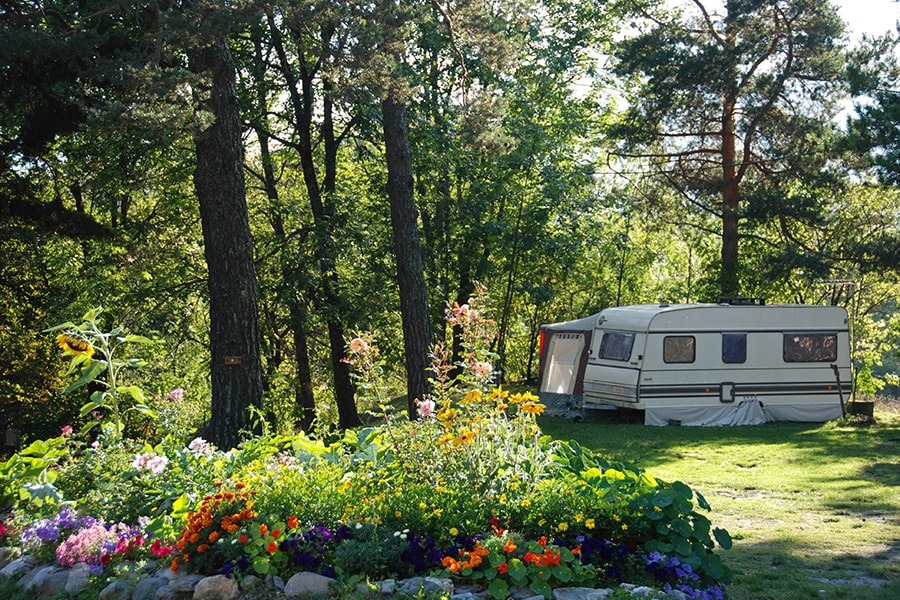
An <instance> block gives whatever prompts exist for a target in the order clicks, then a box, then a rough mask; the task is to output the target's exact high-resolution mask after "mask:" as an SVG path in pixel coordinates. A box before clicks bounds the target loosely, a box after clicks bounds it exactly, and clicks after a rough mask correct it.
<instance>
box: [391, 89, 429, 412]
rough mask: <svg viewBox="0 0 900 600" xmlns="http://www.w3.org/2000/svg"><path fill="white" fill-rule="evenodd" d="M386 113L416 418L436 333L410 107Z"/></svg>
mask: <svg viewBox="0 0 900 600" xmlns="http://www.w3.org/2000/svg"><path fill="white" fill-rule="evenodd" d="M381 110H382V127H383V129H384V146H385V160H386V161H387V171H388V179H387V195H388V202H389V204H390V207H391V231H392V234H393V240H394V256H395V259H396V261H397V285H398V287H399V291H400V315H401V318H402V322H403V345H404V348H405V350H406V377H407V379H406V390H407V408H408V411H409V416H410V418H411V419H412V418H415V416H416V404H415V401H416V400H417V399H419V400H421V399H424V398H425V397H426V395H428V394H429V393H430V391H431V385H430V383H429V382H428V367H429V363H430V361H429V353H430V352H431V343H432V332H431V325H430V320H429V316H428V290H427V288H426V286H425V274H424V271H423V268H422V247H421V244H420V241H419V223H418V211H417V210H416V203H415V197H414V194H413V172H412V156H411V154H410V149H409V131H408V129H407V124H406V105H405V104H402V103H400V102H397V101H396V100H394V99H393V98H390V97H388V98H386V99H385V100H383V101H382V103H381Z"/></svg>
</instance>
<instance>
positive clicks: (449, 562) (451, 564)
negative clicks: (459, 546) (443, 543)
mask: <svg viewBox="0 0 900 600" xmlns="http://www.w3.org/2000/svg"><path fill="white" fill-rule="evenodd" d="M441 564H442V565H444V568H445V569H449V570H450V572H451V573H458V572H459V563H458V562H456V559H455V558H453V557H452V556H445V557H444V560H442V561H441Z"/></svg>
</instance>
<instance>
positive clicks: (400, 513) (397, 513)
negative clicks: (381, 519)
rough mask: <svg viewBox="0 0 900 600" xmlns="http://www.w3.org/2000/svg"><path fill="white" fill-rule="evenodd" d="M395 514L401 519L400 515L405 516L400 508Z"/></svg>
mask: <svg viewBox="0 0 900 600" xmlns="http://www.w3.org/2000/svg"><path fill="white" fill-rule="evenodd" d="M394 516H395V517H397V518H398V519H399V518H400V517H402V516H403V513H402V512H400V511H399V510H398V511H397V512H395V513H394Z"/></svg>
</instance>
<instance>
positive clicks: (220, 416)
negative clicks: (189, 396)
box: [188, 40, 263, 448]
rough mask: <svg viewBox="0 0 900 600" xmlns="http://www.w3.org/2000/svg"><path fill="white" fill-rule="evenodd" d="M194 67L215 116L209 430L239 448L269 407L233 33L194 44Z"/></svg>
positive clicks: (203, 105)
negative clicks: (206, 83) (205, 83)
mask: <svg viewBox="0 0 900 600" xmlns="http://www.w3.org/2000/svg"><path fill="white" fill-rule="evenodd" d="M188 60H189V65H190V69H191V71H192V72H194V73H198V74H200V73H206V74H208V75H209V76H210V87H209V89H201V90H199V91H198V94H203V95H202V97H200V98H198V100H199V106H198V109H199V110H202V111H206V112H209V113H211V114H212V115H213V116H214V118H215V122H214V123H213V124H212V125H210V126H209V127H207V128H206V129H204V130H202V131H200V132H198V133H197V134H195V136H194V144H195V147H196V152H197V167H196V170H195V171H194V186H195V188H196V191H197V198H198V199H199V201H200V219H201V222H202V226H203V241H204V252H205V255H206V263H207V266H208V269H209V274H208V282H209V323H210V331H209V340H210V352H211V367H210V370H211V374H212V419H211V421H210V425H209V428H208V430H207V432H206V435H208V436H209V440H210V441H211V442H213V443H214V444H216V445H217V446H219V447H220V448H233V447H235V446H237V444H238V443H239V442H240V436H241V432H243V431H249V430H250V429H251V427H252V425H251V424H252V418H253V415H252V414H251V410H250V409H251V408H256V409H260V410H261V409H262V400H263V378H262V363H261V360H260V355H259V352H260V351H259V315H258V312H257V311H258V307H257V292H256V267H255V265H254V263H253V238H252V236H251V234H250V223H249V218H248V215H247V199H246V191H245V188H244V153H243V146H242V143H241V124H240V118H239V111H238V104H237V96H236V94H235V89H234V81H235V72H234V64H233V63H232V60H231V51H230V49H229V47H228V43H227V41H225V40H220V41H218V42H216V43H214V44H212V45H210V46H208V47H206V48H201V49H197V48H193V49H191V50H189V52H188Z"/></svg>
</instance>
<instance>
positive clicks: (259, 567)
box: [253, 556, 270, 575]
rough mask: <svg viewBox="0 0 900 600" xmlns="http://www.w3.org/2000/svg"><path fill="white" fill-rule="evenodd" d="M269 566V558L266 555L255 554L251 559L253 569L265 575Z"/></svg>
mask: <svg viewBox="0 0 900 600" xmlns="http://www.w3.org/2000/svg"><path fill="white" fill-rule="evenodd" d="M269 566H270V565H269V558H268V557H267V556H257V557H256V558H254V559H253V570H254V571H256V572H257V573H259V574H260V575H267V574H268V573H269Z"/></svg>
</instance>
